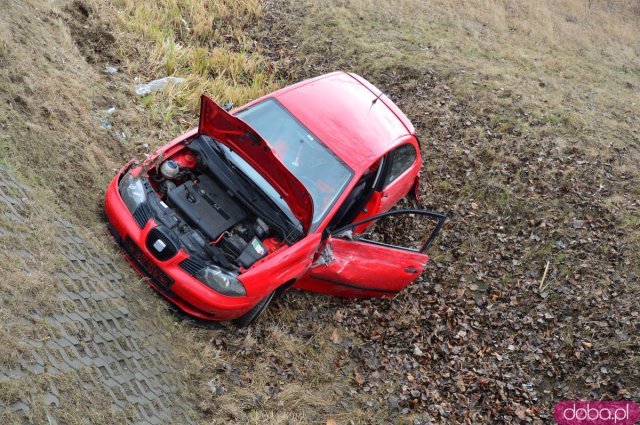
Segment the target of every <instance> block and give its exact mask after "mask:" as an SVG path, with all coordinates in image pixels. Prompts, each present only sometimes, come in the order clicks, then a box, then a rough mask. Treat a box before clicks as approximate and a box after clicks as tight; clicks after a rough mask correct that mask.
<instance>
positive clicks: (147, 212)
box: [133, 204, 151, 229]
mask: <svg viewBox="0 0 640 425" xmlns="http://www.w3.org/2000/svg"><path fill="white" fill-rule="evenodd" d="M133 218H134V219H135V220H136V223H138V226H140V228H141V229H142V228H144V226H145V225H146V224H147V222H148V221H149V219H150V218H151V209H149V206H148V205H147V204H140V205H139V206H138V208H136V210H135V211H134V212H133Z"/></svg>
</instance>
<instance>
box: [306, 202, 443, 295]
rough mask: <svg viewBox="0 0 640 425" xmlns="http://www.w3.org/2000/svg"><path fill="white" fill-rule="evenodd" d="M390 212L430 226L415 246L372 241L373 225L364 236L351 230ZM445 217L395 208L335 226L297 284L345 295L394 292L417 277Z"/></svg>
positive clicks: (378, 219)
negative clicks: (422, 221) (428, 230)
mask: <svg viewBox="0 0 640 425" xmlns="http://www.w3.org/2000/svg"><path fill="white" fill-rule="evenodd" d="M391 216H397V217H395V218H401V219H409V220H411V221H414V220H426V221H428V222H429V223H431V226H429V227H430V228H432V229H433V230H432V231H431V232H430V233H428V235H429V236H428V237H426V238H425V239H424V240H421V241H418V243H417V244H412V245H417V246H413V247H407V246H397V245H391V244H388V243H385V242H382V241H380V240H374V239H375V236H376V234H375V227H376V226H377V224H376V226H373V227H372V228H370V230H369V231H367V232H366V233H364V234H362V235H357V234H355V235H354V234H353V229H354V228H356V227H358V226H360V225H362V224H365V223H366V224H371V223H370V222H373V221H378V222H380V220H382V219H384V218H386V217H391ZM445 220H446V216H444V215H442V214H439V213H435V212H431V211H426V210H395V211H389V212H386V213H383V214H379V215H376V216H373V217H369V218H367V219H365V220H362V221H358V222H355V223H352V224H350V225H348V226H346V227H343V228H341V229H338V230H335V231H333V232H331V234H330V235H328V237H327V238H326V239H325V240H324V243H323V245H322V246H321V247H320V249H319V250H318V254H317V255H316V258H315V260H314V262H313V264H312V265H311V268H310V269H309V271H308V272H307V274H306V275H305V276H304V277H303V278H302V279H300V280H299V281H298V282H296V284H295V287H296V288H300V289H306V290H309V291H315V292H321V293H325V294H331V295H337V296H342V297H347V298H370V297H379V296H393V295H395V294H396V293H398V292H400V291H401V290H402V289H404V288H405V287H406V286H407V285H408V284H410V283H411V282H413V281H414V280H416V279H417V278H418V276H420V274H421V273H422V271H423V270H424V268H425V266H426V264H427V262H428V261H429V256H428V255H427V253H426V251H427V250H428V249H429V246H431V244H432V242H433V240H434V239H435V238H436V236H437V235H438V233H439V232H440V230H441V229H442V226H443V224H444V221H445ZM420 227H421V226H415V227H414V228H420ZM425 236H426V235H425ZM378 239H380V238H378Z"/></svg>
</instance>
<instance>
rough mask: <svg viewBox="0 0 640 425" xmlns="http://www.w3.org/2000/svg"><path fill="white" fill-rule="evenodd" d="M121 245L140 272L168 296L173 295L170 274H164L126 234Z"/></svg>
mask: <svg viewBox="0 0 640 425" xmlns="http://www.w3.org/2000/svg"><path fill="white" fill-rule="evenodd" d="M122 247H123V248H124V250H125V252H126V253H127V254H128V255H129V258H131V259H132V260H133V261H134V262H135V264H136V265H137V267H138V269H139V270H140V272H141V273H143V274H144V275H146V276H148V277H149V278H150V279H151V280H152V281H153V283H154V284H155V285H156V286H157V287H158V289H160V290H162V291H163V292H165V293H166V294H167V295H169V296H173V293H172V292H171V291H170V290H169V288H170V287H171V285H172V284H173V279H172V278H171V276H169V275H168V274H166V273H165V272H163V271H162V269H160V267H158V266H157V265H156V264H155V263H154V262H153V261H151V259H150V258H149V257H147V256H146V255H145V254H144V252H142V250H141V249H140V248H138V245H136V244H135V243H134V242H133V241H132V240H131V238H129V237H128V236H127V237H126V238H125V239H124V240H123V241H122Z"/></svg>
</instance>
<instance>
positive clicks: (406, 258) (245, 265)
mask: <svg viewBox="0 0 640 425" xmlns="http://www.w3.org/2000/svg"><path fill="white" fill-rule="evenodd" d="M228 109H230V108H222V107H220V106H218V105H216V104H215V103H214V102H213V101H211V100H210V99H209V98H207V97H206V96H202V101H201V110H200V122H199V125H198V128H196V129H193V130H191V131H189V132H187V133H185V134H183V135H181V136H179V137H178V138H176V139H175V140H173V141H172V142H170V143H169V144H167V145H165V146H163V147H162V148H160V149H159V150H158V151H157V152H155V153H154V154H153V155H151V156H150V157H149V158H148V159H147V160H145V161H144V162H142V163H138V162H136V161H131V162H130V163H128V164H127V165H126V166H125V167H123V168H122V170H121V171H120V172H119V173H118V174H117V176H115V178H114V179H113V181H112V182H111V183H110V184H109V187H108V189H107V194H106V200H105V211H106V215H107V220H108V227H109V229H110V231H111V233H112V234H113V235H114V237H115V238H116V240H117V241H118V242H119V244H120V246H121V248H122V250H123V252H124V253H125V255H126V257H127V259H128V260H129V262H130V263H131V264H132V266H133V267H134V268H135V269H136V270H137V271H138V272H139V273H140V274H141V275H142V276H143V277H144V278H145V280H146V281H147V282H148V283H149V284H150V285H151V286H153V287H154V288H155V289H156V290H157V291H159V292H160V293H161V294H162V295H164V296H165V297H166V298H167V299H169V300H170V301H171V302H172V303H174V304H175V305H177V306H178V307H179V308H180V309H182V310H183V311H185V312H187V313H189V314H191V315H193V316H196V317H198V318H201V319H208V320H235V322H236V323H237V324H239V325H248V324H249V323H251V322H252V321H254V320H255V319H256V318H257V317H258V316H259V315H260V314H261V313H262V312H263V311H264V310H265V308H266V307H267V306H268V305H269V303H270V302H271V301H272V300H273V299H274V297H276V296H278V295H280V294H281V293H283V292H284V291H285V290H286V289H288V288H291V287H295V288H300V289H306V290H310V291H316V292H322V293H325V294H332V295H337V296H342V297H352V298H367V297H377V296H390V295H394V294H396V293H397V292H399V291H401V290H402V289H403V288H404V287H405V286H407V285H408V284H410V283H411V282H413V281H414V280H415V279H416V278H418V276H420V274H421V273H422V271H423V269H424V267H425V265H426V263H427V261H428V256H427V254H426V250H427V248H428V247H429V245H430V244H431V242H432V241H433V240H434V238H435V237H436V235H437V234H438V232H439V231H440V229H441V227H442V225H443V223H444V220H445V216H443V215H441V214H438V213H435V212H430V211H424V210H415V209H412V210H391V209H392V207H394V206H395V205H396V204H397V203H398V202H399V201H400V200H401V199H402V198H404V197H405V196H407V195H408V194H410V193H415V194H417V187H418V184H419V170H420V165H421V160H420V149H419V144H418V140H417V138H416V134H415V130H414V128H413V126H412V124H411V122H410V121H409V120H408V119H407V117H406V116H405V115H404V114H403V113H402V112H401V111H400V109H399V108H398V107H397V106H396V105H395V104H394V103H393V102H392V101H391V100H390V99H389V98H387V97H386V96H385V95H384V94H383V93H382V92H381V91H380V90H378V89H377V88H376V87H374V86H373V85H372V84H370V83H369V82H367V81H366V80H365V79H363V78H362V77H360V76H358V75H355V74H351V73H347V72H335V73H331V74H327V75H323V76H320V77H316V78H313V79H310V80H306V81H303V82H300V83H297V84H295V85H292V86H289V87H286V88H284V89H281V90H278V91H276V92H274V93H271V94H269V95H267V96H264V97H262V98H260V99H257V100H255V101H253V102H250V103H249V104H247V105H245V106H242V107H240V108H237V109H236V110H233V111H230V112H229V111H228ZM401 215H402V216H405V215H406V216H407V217H411V219H412V220H420V219H426V220H428V221H429V224H430V226H429V229H430V230H431V231H429V232H426V233H425V235H424V240H423V241H420V244H419V245H418V246H417V247H407V246H395V245H391V244H388V243H384V242H381V241H380V240H374V239H375V238H369V237H368V232H369V230H370V229H371V228H372V227H373V224H374V223H376V222H377V221H378V220H382V219H384V218H385V217H387V216H394V217H395V216H401ZM420 228H425V227H424V226H420Z"/></svg>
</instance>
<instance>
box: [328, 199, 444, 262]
mask: <svg viewBox="0 0 640 425" xmlns="http://www.w3.org/2000/svg"><path fill="white" fill-rule="evenodd" d="M402 214H416V215H421V216H427V217H431V218H434V219H436V220H437V223H436V226H435V227H434V229H433V230H432V231H431V234H430V235H429V237H428V238H427V239H426V241H425V242H424V243H423V244H422V246H421V247H420V249H415V248H409V247H403V246H398V245H390V244H387V243H384V242H378V241H372V240H370V239H364V238H358V239H353V240H354V241H357V242H366V243H371V244H374V245H380V246H385V247H389V248H396V249H401V250H404V251H409V252H418V253H420V254H425V253H426V252H427V250H428V249H429V247H430V246H431V244H433V241H434V240H435V238H436V237H437V236H438V234H439V233H440V231H441V230H442V226H444V222H445V221H446V220H447V216H446V215H444V214H441V213H437V212H435V211H429V210H416V209H404V210H393V211H387V212H384V213H382V214H377V215H374V216H372V217H367V218H365V219H364V220H360V221H357V222H355V223H351V224H348V225H346V226H343V227H341V228H339V229H336V230H332V231H331V232H330V233H329V234H328V236H334V237H339V236H340V233H343V232H345V231H347V230H349V229H352V228H354V227H357V226H359V225H361V224H364V223H367V222H369V221H373V220H379V219H381V218H385V217H389V216H393V215H402ZM358 236H360V235H358Z"/></svg>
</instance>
